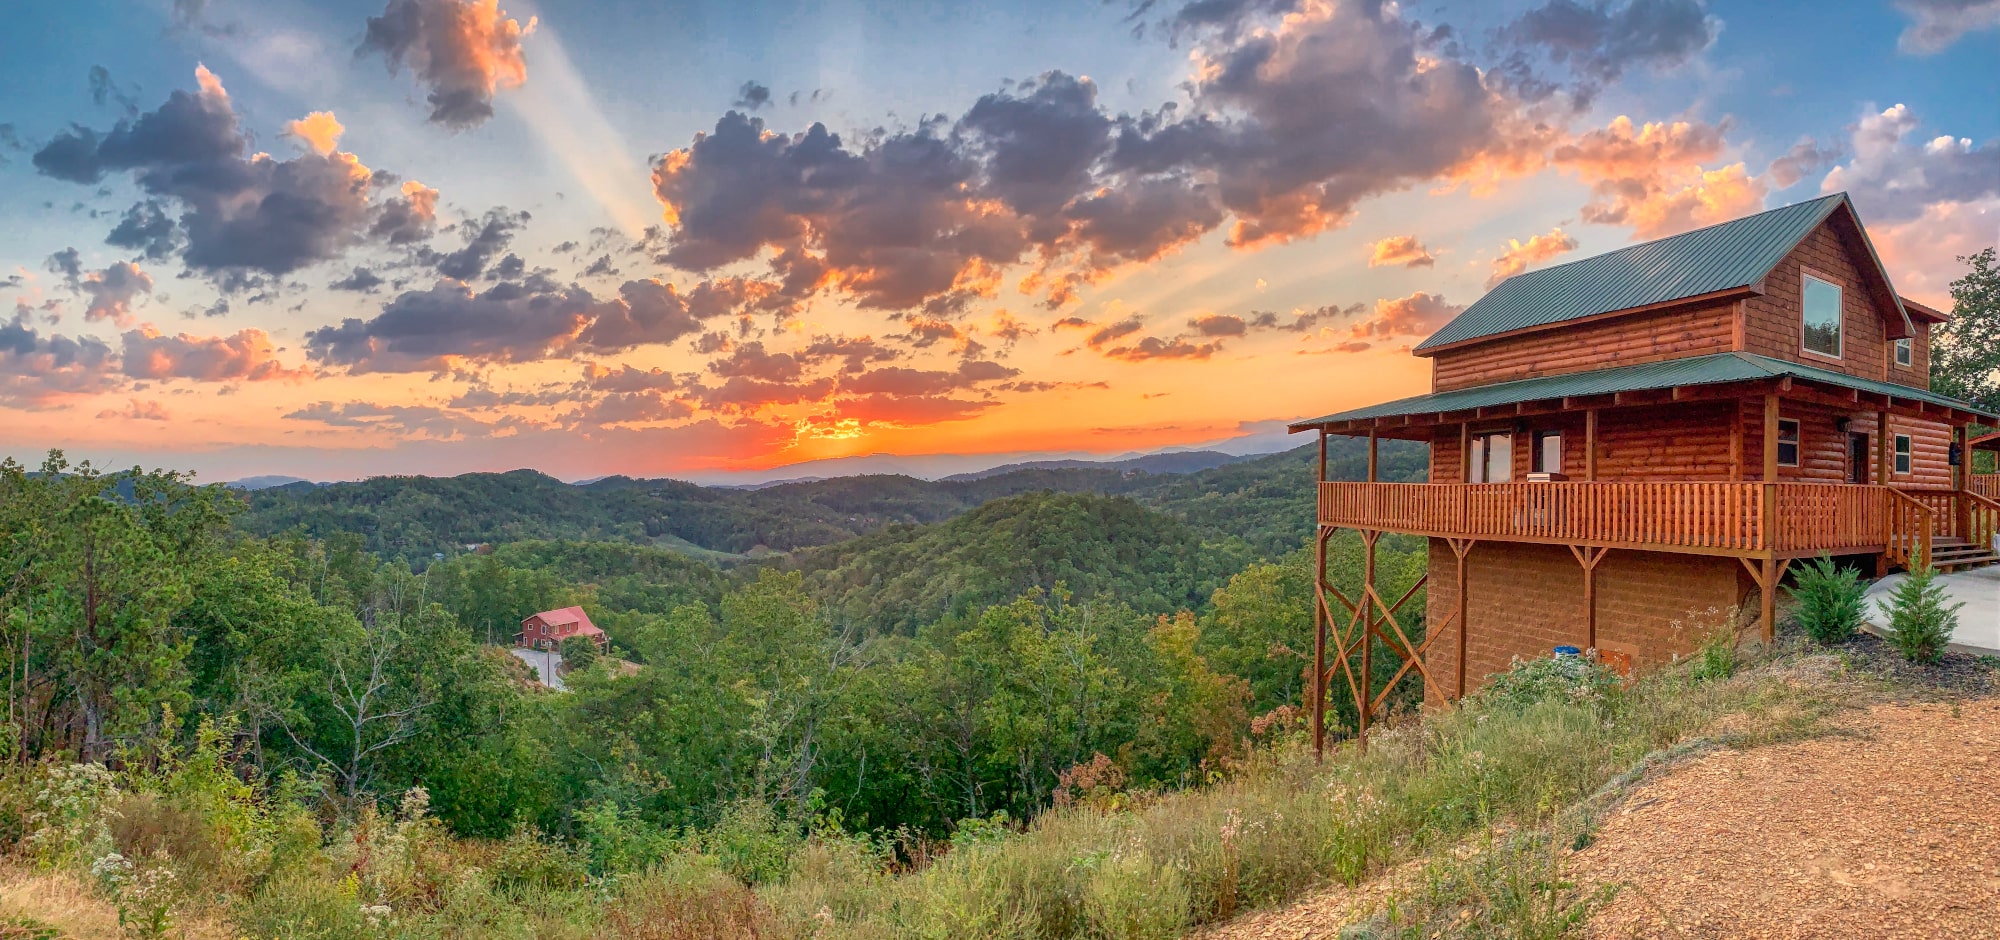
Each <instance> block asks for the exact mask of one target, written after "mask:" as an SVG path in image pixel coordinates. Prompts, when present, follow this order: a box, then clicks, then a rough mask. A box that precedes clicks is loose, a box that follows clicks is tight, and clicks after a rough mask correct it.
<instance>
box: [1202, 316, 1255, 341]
mask: <svg viewBox="0 0 2000 940" xmlns="http://www.w3.org/2000/svg"><path fill="white" fill-rule="evenodd" d="M1188 329H1190V330H1193V331H1195V333H1196V334H1198V335H1201V336H1242V335H1244V334H1247V333H1249V332H1250V326H1249V324H1248V323H1247V322H1245V321H1244V319H1243V318H1242V317H1239V316H1236V315H1234V314H1227V313H1204V314H1199V315H1197V316H1195V317H1194V318H1192V319H1190V320H1188Z"/></svg>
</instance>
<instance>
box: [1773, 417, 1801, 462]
mask: <svg viewBox="0 0 2000 940" xmlns="http://www.w3.org/2000/svg"><path fill="white" fill-rule="evenodd" d="M1798 465H1799V422H1798V419H1796V418H1779V419H1778V466H1780V467H1796V466H1798Z"/></svg>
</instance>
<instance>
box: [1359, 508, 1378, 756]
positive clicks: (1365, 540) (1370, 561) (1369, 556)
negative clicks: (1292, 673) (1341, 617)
mask: <svg viewBox="0 0 2000 940" xmlns="http://www.w3.org/2000/svg"><path fill="white" fill-rule="evenodd" d="M1381 540H1382V533H1381V532H1377V531H1368V532H1363V533H1361V542H1362V544H1363V545H1364V546H1365V551H1366V554H1364V555H1363V556H1362V562H1361V595H1362V596H1361V695H1360V696H1358V700H1357V701H1356V702H1355V703H1354V704H1355V706H1356V708H1355V711H1356V713H1357V718H1356V723H1357V724H1358V726H1359V730H1358V732H1357V741H1358V742H1359V743H1358V745H1357V746H1358V747H1359V748H1360V749H1361V750H1362V751H1363V752H1364V753H1365V752H1366V751H1367V750H1368V719H1369V718H1371V717H1373V716H1372V715H1370V714H1369V712H1371V711H1373V709H1371V708H1369V707H1368V703H1369V695H1368V693H1369V691H1370V690H1371V689H1372V688H1373V686H1374V682H1375V671H1374V666H1375V659H1374V648H1375V644H1374V643H1371V642H1369V637H1370V636H1371V635H1372V634H1374V632H1375V609H1374V608H1373V607H1371V606H1370V605H1369V603H1368V599H1369V598H1370V597H1371V596H1373V595H1374V593H1375V543H1376V542H1379V541H1381Z"/></svg>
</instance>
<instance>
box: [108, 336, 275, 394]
mask: <svg viewBox="0 0 2000 940" xmlns="http://www.w3.org/2000/svg"><path fill="white" fill-rule="evenodd" d="M123 344H124V346H123V353H122V355H121V356H120V362H121V365H120V368H121V369H122V371H123V372H124V373H125V374H126V375H128V376H131V377H132V378H135V379H192V380H194V381H197V382H233V381H247V382H267V381H271V380H275V379H301V378H305V377H307V376H308V375H310V373H309V372H307V371H306V370H304V369H287V368H285V366H284V364H283V363H281V362H279V361H278V358H277V349H276V347H274V346H273V345H272V343H271V337H269V336H267V335H265V333H264V331H263V330H259V329H244V330H239V331H237V332H236V334H235V335H233V336H190V335H188V334H186V333H180V334H177V335H173V336H168V335H166V334H163V333H160V332H159V331H157V330H154V329H153V328H151V327H143V328H140V329H136V330H129V331H127V332H126V333H125V334H124V336H123Z"/></svg>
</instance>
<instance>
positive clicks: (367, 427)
mask: <svg viewBox="0 0 2000 940" xmlns="http://www.w3.org/2000/svg"><path fill="white" fill-rule="evenodd" d="M285 419H286V420H288V421H308V422H313V423H317V424H322V425H325V426H327V427H330V428H345V429H351V430H362V431H385V432H388V433H390V434H392V435H394V436H396V437H403V438H428V439H431V440H454V439H460V438H463V437H465V436H467V435H471V434H478V433H481V432H484V431H487V430H488V429H490V428H492V427H493V425H491V424H489V423H487V422H485V421H481V420H479V419H477V418H474V417H471V416H470V415H465V414H460V413H458V412H455V411H448V410H446V409H443V408H438V407H436V406H433V405H380V404H376V403H374V402H366V401H350V402H340V403H334V402H330V401H321V402H314V403H313V404H310V405H307V406H306V407H304V408H300V409H297V410H295V411H291V412H287V413H286V414H285Z"/></svg>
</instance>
